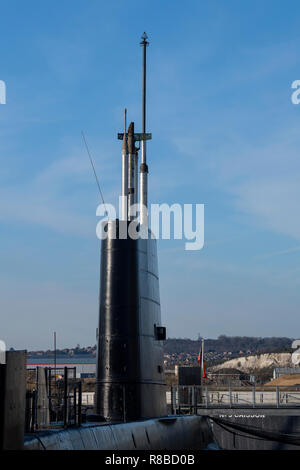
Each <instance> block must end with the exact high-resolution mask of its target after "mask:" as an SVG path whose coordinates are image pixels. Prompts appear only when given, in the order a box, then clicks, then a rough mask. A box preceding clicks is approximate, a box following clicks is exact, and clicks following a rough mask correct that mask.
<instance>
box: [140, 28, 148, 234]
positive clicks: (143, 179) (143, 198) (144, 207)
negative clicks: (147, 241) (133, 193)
mask: <svg viewBox="0 0 300 470" xmlns="http://www.w3.org/2000/svg"><path fill="white" fill-rule="evenodd" d="M147 39H148V36H147V34H146V33H144V34H143V35H142V41H141V43H140V44H141V45H142V47H143V96H142V133H143V134H146V49H147V46H148V44H149V42H148V41H147ZM140 223H141V224H142V225H145V226H147V225H148V166H147V158H146V140H142V141H141V166H140Z"/></svg>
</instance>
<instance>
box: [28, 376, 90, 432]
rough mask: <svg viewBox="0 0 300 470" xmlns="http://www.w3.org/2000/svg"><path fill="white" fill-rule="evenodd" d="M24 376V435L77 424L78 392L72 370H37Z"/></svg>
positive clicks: (79, 391)
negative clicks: (43, 429)
mask: <svg viewBox="0 0 300 470" xmlns="http://www.w3.org/2000/svg"><path fill="white" fill-rule="evenodd" d="M27 374H28V376H27V388H28V389H27V391H26V415H25V430H26V432H34V431H35V430H37V429H42V428H46V427H50V426H51V427H68V426H74V425H77V426H79V425H80V424H81V422H82V391H81V381H78V380H76V368H67V367H64V368H63V369H59V368H45V369H44V368H39V367H38V368H37V369H34V370H32V369H28V370H27Z"/></svg>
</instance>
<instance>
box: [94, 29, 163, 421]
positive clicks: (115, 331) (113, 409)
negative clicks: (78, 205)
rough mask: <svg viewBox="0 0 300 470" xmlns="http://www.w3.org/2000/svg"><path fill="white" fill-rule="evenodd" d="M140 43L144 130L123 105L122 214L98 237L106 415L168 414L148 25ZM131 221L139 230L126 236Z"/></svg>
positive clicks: (99, 403) (100, 405)
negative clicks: (152, 190)
mask: <svg viewBox="0 0 300 470" xmlns="http://www.w3.org/2000/svg"><path fill="white" fill-rule="evenodd" d="M141 45H142V48H143V93H142V96H143V100H142V133H138V134H137V133H135V130H134V123H133V122H131V123H130V125H129V127H128V131H127V125H126V110H125V123H124V133H122V134H118V138H119V139H120V140H122V193H121V194H122V211H121V215H120V219H117V220H113V221H108V222H106V226H105V231H106V235H107V236H106V238H105V239H103V240H102V242H101V270H100V308H99V328H98V338H97V341H98V347H97V379H96V412H97V414H98V415H100V416H102V417H103V418H105V419H106V420H107V421H110V422H121V421H133V420H138V419H143V418H154V417H159V416H165V415H166V390H165V376H164V367H163V340H164V339H165V337H166V330H165V328H164V327H162V326H161V311H160V296H159V277H158V263H157V244H156V240H155V238H154V237H153V234H152V233H151V230H150V228H149V227H148V211H147V205H148V194H147V193H148V166H147V163H146V141H147V140H150V139H151V134H147V133H146V47H147V46H148V41H147V35H146V33H144V34H143V36H142V42H141ZM126 131H127V132H126ZM136 142H140V148H137V147H136ZM139 150H141V165H140V169H139V173H138V151H139ZM139 195H140V198H139V197H138V196H139ZM137 208H138V209H137ZM130 225H131V226H133V225H134V226H135V228H136V230H135V233H141V234H142V233H143V234H144V235H143V236H137V237H131V236H130V234H128V231H129V230H128V229H129V227H130ZM124 234H126V237H125V236H124ZM145 234H146V235H147V236H145Z"/></svg>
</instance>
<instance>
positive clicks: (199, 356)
mask: <svg viewBox="0 0 300 470" xmlns="http://www.w3.org/2000/svg"><path fill="white" fill-rule="evenodd" d="M197 362H198V363H199V364H200V366H201V364H202V348H201V349H200V351H199V354H198V359H197ZM202 377H203V378H204V379H207V375H206V372H205V363H204V359H203V370H202Z"/></svg>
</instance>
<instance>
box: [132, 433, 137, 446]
mask: <svg viewBox="0 0 300 470" xmlns="http://www.w3.org/2000/svg"><path fill="white" fill-rule="evenodd" d="M131 436H132V440H133V445H134V447H135V448H136V442H135V438H134V434H133V432H132V433H131Z"/></svg>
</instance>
